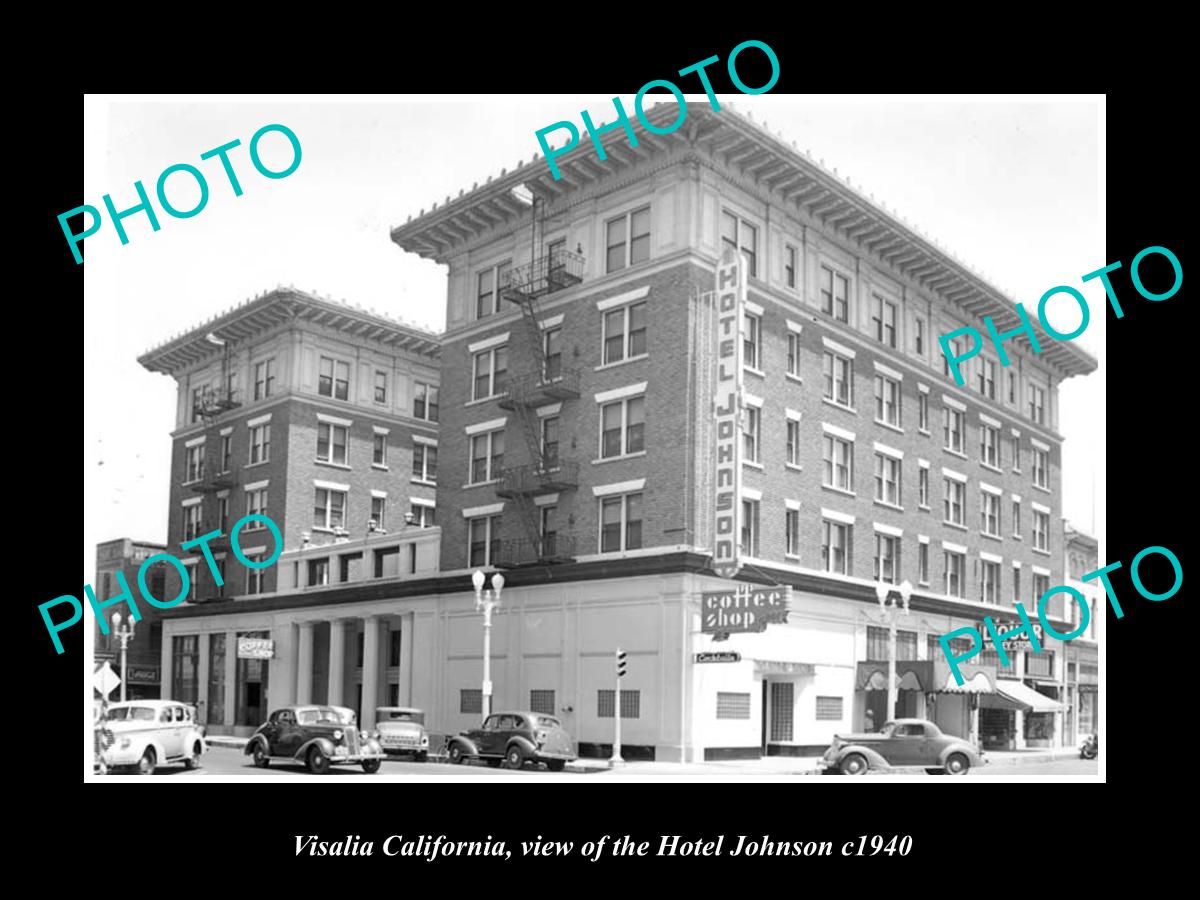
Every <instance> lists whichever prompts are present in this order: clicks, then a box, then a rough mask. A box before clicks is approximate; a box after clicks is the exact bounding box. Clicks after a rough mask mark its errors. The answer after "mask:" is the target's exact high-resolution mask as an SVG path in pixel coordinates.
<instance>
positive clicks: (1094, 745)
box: [1079, 734, 1100, 759]
mask: <svg viewBox="0 0 1200 900" xmlns="http://www.w3.org/2000/svg"><path fill="white" fill-rule="evenodd" d="M1099 752H1100V737H1099V736H1098V735H1096V734H1089V735H1088V736H1087V737H1086V738H1084V740H1083V744H1082V745H1080V747H1079V758H1080V759H1095V758H1096V755H1097V754H1098V753H1099Z"/></svg>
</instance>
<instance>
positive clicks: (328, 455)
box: [317, 422, 350, 466]
mask: <svg viewBox="0 0 1200 900" xmlns="http://www.w3.org/2000/svg"><path fill="white" fill-rule="evenodd" d="M349 436H350V429H349V428H347V427H346V426H345V425H331V424H330V423H329V422H318V423H317V460H318V461H319V462H327V463H335V464H337V465H340V466H344V465H346V443H347V441H348V440H349Z"/></svg>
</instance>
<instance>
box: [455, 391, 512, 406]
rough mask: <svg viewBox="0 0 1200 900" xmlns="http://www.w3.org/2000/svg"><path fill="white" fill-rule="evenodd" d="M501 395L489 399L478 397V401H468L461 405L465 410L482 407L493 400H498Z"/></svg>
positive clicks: (494, 395)
mask: <svg viewBox="0 0 1200 900" xmlns="http://www.w3.org/2000/svg"><path fill="white" fill-rule="evenodd" d="M503 396H504V395H503V394H492V395H491V396H490V397H480V398H479V399H478V400H468V401H467V402H466V403H464V404H463V408H464V409H465V408H466V407H468V406H482V405H483V404H484V403H491V402H492V401H493V400H499V399H500V398H501V397H503Z"/></svg>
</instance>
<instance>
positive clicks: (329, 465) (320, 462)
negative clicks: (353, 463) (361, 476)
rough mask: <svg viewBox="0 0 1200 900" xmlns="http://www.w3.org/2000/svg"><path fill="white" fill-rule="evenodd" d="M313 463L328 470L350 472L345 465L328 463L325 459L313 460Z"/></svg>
mask: <svg viewBox="0 0 1200 900" xmlns="http://www.w3.org/2000/svg"><path fill="white" fill-rule="evenodd" d="M313 462H314V463H316V464H317V465H318V466H325V467H326V468H328V469H341V470H342V471H344V472H349V471H350V467H349V466H348V465H346V464H345V463H335V462H329V461H328V460H325V459H315V460H313Z"/></svg>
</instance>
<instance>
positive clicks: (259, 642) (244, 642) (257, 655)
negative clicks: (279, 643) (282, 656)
mask: <svg viewBox="0 0 1200 900" xmlns="http://www.w3.org/2000/svg"><path fill="white" fill-rule="evenodd" d="M274 656H275V642H274V641H272V640H269V639H267V638H248V637H240V638H238V646H237V658H238V659H272V658H273V657H274Z"/></svg>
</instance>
